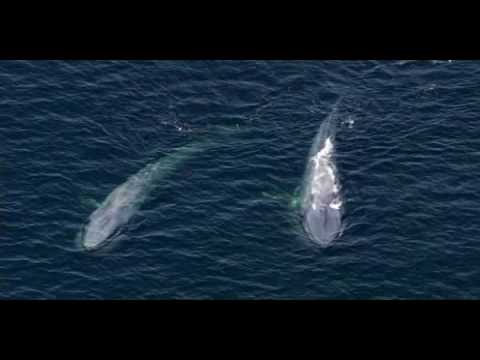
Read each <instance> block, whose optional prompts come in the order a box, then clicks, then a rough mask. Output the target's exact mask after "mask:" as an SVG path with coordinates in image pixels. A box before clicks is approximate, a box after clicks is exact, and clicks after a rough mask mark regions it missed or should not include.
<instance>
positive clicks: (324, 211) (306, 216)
mask: <svg viewBox="0 0 480 360" xmlns="http://www.w3.org/2000/svg"><path fill="white" fill-rule="evenodd" d="M337 117H338V113H337V105H335V108H334V109H333V111H332V112H331V113H330V115H329V116H328V117H327V119H325V120H324V122H323V123H322V125H321V126H320V129H319V130H318V133H317V135H316V137H315V139H314V142H313V145H312V147H311V150H310V154H309V158H308V163H307V168H306V171H305V175H304V178H303V184H302V189H301V212H302V217H303V227H304V229H305V231H306V233H307V234H308V236H309V237H310V239H311V240H313V241H314V242H316V243H318V244H319V245H321V246H328V245H329V244H330V243H331V242H332V241H334V240H335V239H336V238H338V237H339V236H340V235H341V232H342V213H343V201H342V197H341V193H340V190H341V188H340V183H339V180H338V175H337V168H336V165H335V133H336V122H337Z"/></svg>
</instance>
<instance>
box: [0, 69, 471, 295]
mask: <svg viewBox="0 0 480 360" xmlns="http://www.w3.org/2000/svg"><path fill="white" fill-rule="evenodd" d="M479 83H480V62H476V61H435V60H434V61H409V60H399V61H0V189H1V193H0V229H1V231H0V298H4V299H23V298H28V299H54V298H58V299H127V298H128V299H172V298H175V299H182V298H189V299H211V298H213V299H264V298H274V299H329V298H333V299H340V298H341V299H364V298H368V299H370V298H382V299H397V298H400V299H410V298H426V299H430V298H479V297H480V270H479V267H478V264H479V263H480V236H479V230H480V221H479V219H480V203H479V197H480V195H479V191H478V189H479V186H480V185H479V184H480V168H479V164H480V126H479V114H480V101H479V100H480V92H479V90H480V88H479ZM339 98H342V99H343V100H342V102H341V105H340V108H339V127H338V132H337V135H336V150H335V151H336V152H335V158H336V166H337V170H338V176H339V178H340V182H341V184H342V198H343V201H344V210H345V213H344V218H343V222H344V227H345V230H344V232H343V234H342V236H341V237H340V238H338V239H336V240H335V241H334V242H333V243H332V244H331V245H330V246H328V247H320V246H318V245H316V244H315V243H314V242H312V241H311V240H309V239H308V237H307V236H306V235H305V233H304V231H303V229H302V227H301V221H300V220H299V216H298V212H297V211H296V210H295V209H294V208H292V206H291V204H292V201H291V200H292V199H293V198H294V195H295V194H296V193H297V192H298V188H299V187H300V186H301V181H302V176H303V174H304V171H305V166H306V161H307V157H308V154H309V151H310V147H311V145H312V141H313V139H314V137H315V135H316V132H317V130H318V128H319V126H320V125H321V124H322V121H324V120H325V119H326V118H327V117H328V116H329V114H330V113H331V111H332V107H333V105H334V104H335V103H336V102H337V100H338V99H339ZM189 144H190V145H191V144H202V145H201V146H204V148H202V151H198V152H196V153H195V154H194V156H190V157H188V158H185V159H184V161H183V160H182V162H178V163H175V168H174V169H173V170H174V171H170V172H169V173H168V175H167V174H165V176H159V177H158V178H156V179H155V180H154V181H153V183H152V184H151V185H152V188H151V189H150V191H149V192H148V196H147V197H146V198H145V199H144V201H143V203H142V204H141V206H140V207H139V209H138V211H137V212H136V213H135V214H134V215H133V216H132V218H131V219H130V221H129V222H128V224H127V225H126V226H124V227H122V228H121V230H120V233H121V235H120V236H118V239H117V238H116V239H115V240H113V241H111V242H110V243H109V244H108V245H107V246H105V247H104V248H102V249H99V250H98V251H94V252H91V251H85V249H84V248H83V247H82V246H81V234H82V229H84V227H85V225H86V224H87V223H88V221H89V217H90V215H91V214H92V213H93V212H94V211H95V210H96V209H97V208H98V206H99V204H101V203H102V202H103V201H104V200H105V198H106V197H107V196H108V195H109V194H110V193H111V192H112V191H113V190H114V189H115V188H117V187H118V186H119V185H121V184H122V183H124V182H125V181H126V180H127V179H128V178H129V177H130V176H132V175H133V174H136V173H138V172H140V171H141V169H143V168H145V167H146V166H147V165H149V164H154V163H156V162H157V161H159V160H161V159H171V158H172V157H174V156H175V154H176V153H177V151H178V149H179V148H182V147H183V146H186V145H189Z"/></svg>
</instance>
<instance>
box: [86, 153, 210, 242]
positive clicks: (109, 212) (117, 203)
mask: <svg viewBox="0 0 480 360" xmlns="http://www.w3.org/2000/svg"><path fill="white" fill-rule="evenodd" d="M201 150H202V146H200V144H192V145H188V146H184V147H182V148H179V149H177V151H175V152H174V153H173V154H172V155H169V156H166V157H164V158H162V159H160V160H159V161H157V162H155V163H152V164H149V165H147V166H146V167H145V168H143V169H142V170H140V171H139V172H138V173H136V174H135V175H133V176H131V177H130V178H128V180H127V181H126V182H124V183H123V184H121V185H120V186H118V187H117V188H116V189H115V190H113V191H112V192H111V193H110V195H108V197H107V198H106V199H105V201H104V202H103V203H102V204H101V205H100V207H99V208H98V209H97V210H95V211H94V212H93V213H92V214H91V215H90V218H89V222H88V224H87V225H86V226H85V228H84V229H83V230H82V233H81V234H80V236H81V244H82V246H83V247H84V248H85V249H86V250H95V249H98V248H99V247H101V246H103V245H105V244H106V243H107V242H110V240H113V239H114V238H115V236H116V235H117V234H118V232H119V231H120V230H121V228H122V227H123V226H124V225H126V224H127V223H128V222H129V221H130V219H131V218H132V217H133V216H134V215H135V214H136V213H137V211H138V210H139V208H140V206H141V205H142V204H143V203H144V201H145V199H146V198H147V196H148V195H149V193H150V191H151V189H152V188H153V186H154V185H155V183H156V182H158V181H159V180H161V179H163V178H165V177H166V176H168V175H169V174H171V173H172V172H174V171H176V169H177V168H178V167H179V166H180V165H181V164H182V163H184V162H185V161H187V160H188V159H190V158H191V157H192V156H193V155H194V154H196V153H197V152H199V151H201Z"/></svg>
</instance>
